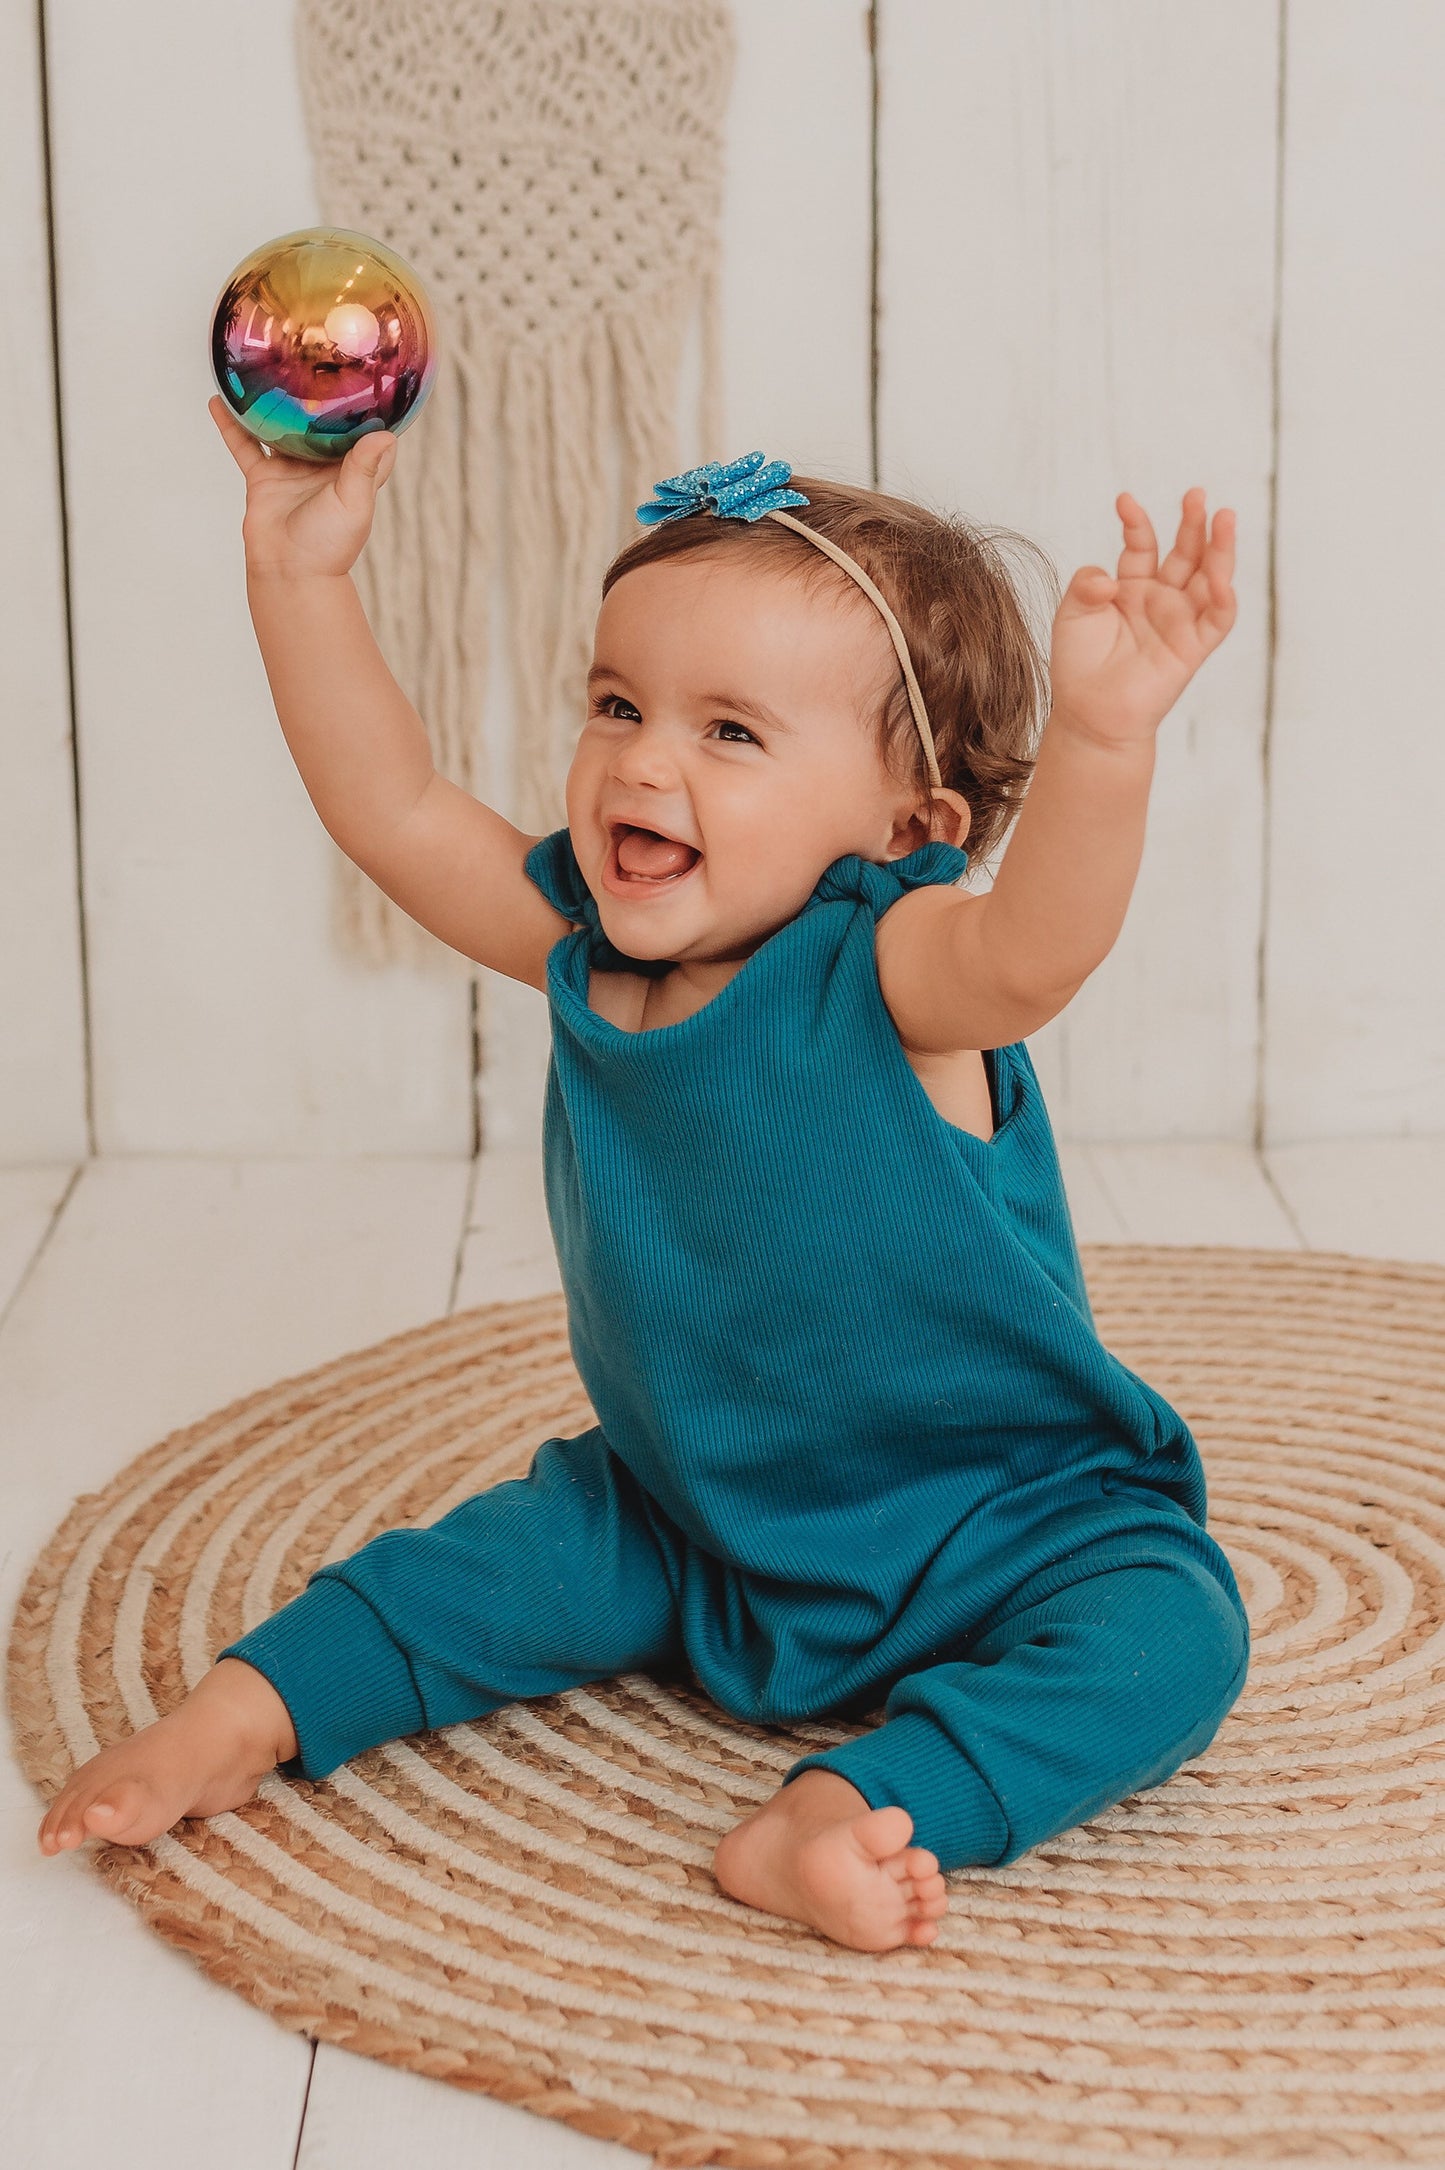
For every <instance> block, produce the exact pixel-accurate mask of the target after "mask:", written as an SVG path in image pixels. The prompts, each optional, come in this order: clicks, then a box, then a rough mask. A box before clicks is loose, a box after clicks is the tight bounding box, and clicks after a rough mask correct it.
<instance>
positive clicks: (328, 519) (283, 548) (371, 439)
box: [210, 392, 396, 579]
mask: <svg viewBox="0 0 1445 2170" xmlns="http://www.w3.org/2000/svg"><path fill="white" fill-rule="evenodd" d="M210 409H211V413H212V415H213V416H214V418H215V423H216V427H217V429H218V430H219V431H220V433H221V435H222V436H223V437H224V438H225V440H226V443H227V444H228V445H229V447H230V449H231V456H232V458H233V459H234V460H235V462H236V465H237V466H238V467H239V468H240V470H241V472H242V474H243V475H244V476H245V478H246V512H245V517H244V518H243V520H242V522H241V540H242V542H243V543H244V544H245V549H246V571H247V573H248V574H252V573H257V574H278V573H279V574H281V575H283V576H285V577H288V578H292V579H297V578H301V577H304V576H305V575H307V574H314V573H349V572H350V570H351V568H352V566H353V565H354V564H355V563H356V561H357V559H358V558H359V557H360V555H361V552H362V548H363V546H364V544H365V542H366V538H367V536H368V535H369V534H370V533H371V520H372V514H373V512H374V510H375V507H376V493H377V491H378V490H379V489H380V488H381V486H382V484H383V483H384V482H385V480H386V478H387V476H388V475H389V474H390V473H391V470H392V468H393V466H394V465H395V463H396V438H395V437H394V436H393V435H392V433H391V431H390V430H374V431H373V432H372V433H371V435H370V436H367V437H362V438H359V439H358V440H357V442H356V443H355V444H354V445H353V446H352V447H351V450H350V451H349V452H348V453H347V454H346V457H345V458H344V459H343V460H339V461H337V462H336V463H335V464H334V465H328V466H325V467H321V466H317V465H315V464H314V463H313V462H312V461H310V460H292V459H287V458H286V456H285V454H284V453H280V452H272V453H270V454H269V455H268V454H267V453H266V452H264V451H263V450H262V448H261V446H260V444H259V443H258V442H257V440H256V439H255V438H254V437H253V436H252V435H251V433H250V431H249V430H247V429H243V428H242V427H241V424H240V423H239V422H238V421H237V420H236V417H235V416H234V415H233V414H232V412H231V410H230V408H229V407H228V406H227V405H226V402H225V401H224V399H222V397H221V395H220V393H219V392H217V393H216V395H215V397H214V398H213V399H212V400H211V402H210Z"/></svg>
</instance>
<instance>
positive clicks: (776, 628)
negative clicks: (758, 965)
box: [567, 552, 927, 961]
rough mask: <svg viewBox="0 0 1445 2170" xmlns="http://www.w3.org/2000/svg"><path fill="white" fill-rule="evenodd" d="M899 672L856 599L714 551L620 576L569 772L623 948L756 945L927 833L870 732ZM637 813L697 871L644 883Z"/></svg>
mask: <svg viewBox="0 0 1445 2170" xmlns="http://www.w3.org/2000/svg"><path fill="white" fill-rule="evenodd" d="M897 675H898V664H897V659H896V657H895V656H894V652H893V646H892V643H891V641H890V640H889V638H888V632H887V629H886V627H885V626H884V624H883V621H882V619H881V618H880V617H879V616H878V613H877V612H876V611H875V610H874V608H873V606H872V604H871V603H870V602H869V601H868V600H867V598H866V597H865V596H863V595H861V594H860V595H859V596H858V597H857V599H856V602H855V601H854V599H853V598H851V597H848V596H844V595H841V594H839V595H838V596H837V597H836V598H835V596H834V593H833V591H832V589H831V587H829V588H819V589H816V590H814V589H810V588H808V587H805V586H804V585H803V584H802V582H801V581H797V580H789V579H787V578H785V577H780V576H779V573H778V571H777V569H776V567H774V568H773V569H771V570H765V569H762V568H760V567H757V566H749V565H747V564H745V563H743V562H741V561H739V560H738V559H736V558H734V557H732V556H731V555H723V554H721V553H719V554H716V555H714V554H713V553H711V552H704V553H699V554H698V555H696V556H689V557H682V558H673V559H664V560H662V561H660V562H657V563H654V564H651V565H642V566H639V567H637V568H636V570H635V571H633V572H630V573H625V574H624V575H623V576H622V578H621V579H620V580H619V581H618V582H617V583H616V585H615V586H614V587H613V588H612V589H611V591H610V593H609V594H608V595H607V596H606V597H605V598H604V600H603V604H602V609H601V611H600V613H599V615H598V619H597V633H596V641H595V645H594V654H593V669H592V672H591V676H590V679H589V686H588V712H587V721H586V724H585V725H584V727H583V730H582V734H581V737H580V739H579V741H578V744H577V748H576V752H575V754H574V756H573V760H572V766H571V770H570V772H569V774H568V778H567V822H568V827H569V829H570V831H571V837H572V846H573V849H574V851H575V852H576V855H577V861H578V864H579V866H580V867H581V869H582V873H583V875H584V877H585V878H586V882H587V886H588V888H589V889H590V890H591V891H592V894H593V896H594V897H595V898H596V900H597V907H598V912H599V915H600V917H601V920H602V924H603V927H604V928H605V930H606V932H607V935H608V937H609V939H610V940H611V941H612V942H613V943H614V944H615V945H616V947H617V948H618V949H620V950H622V951H623V952H624V953H625V954H626V955H628V956H631V957H649V958H650V957H666V958H670V959H677V960H679V961H681V960H683V959H696V960H702V959H724V958H732V957H746V956H749V955H750V954H751V953H752V951H753V950H754V949H756V948H757V946H758V944H759V943H760V942H763V941H765V940H766V939H767V937H768V936H769V935H770V934H772V933H774V932H775V931H776V930H777V929H778V928H779V927H781V926H782V925H783V924H784V923H785V922H786V921H787V920H789V919H791V918H793V917H794V916H795V915H796V914H797V913H798V912H799V911H800V910H801V909H802V907H803V905H804V904H805V903H806V902H807V900H808V898H809V897H810V896H811V895H812V892H813V890H814V889H815V887H816V886H817V882H818V878H819V876H820V875H821V874H822V872H823V870H824V868H825V867H828V866H830V865H831V864H832V862H833V861H834V860H835V859H839V858H841V857H843V856H844V854H845V853H849V852H857V853H858V854H859V855H860V856H861V857H863V858H866V859H874V860H880V861H881V860H885V859H889V858H896V857H898V856H899V855H900V854H901V853H902V852H906V851H911V850H913V849H915V848H916V847H917V845H919V844H921V843H924V842H925V841H926V840H927V828H926V824H925V823H924V821H923V819H922V818H921V816H920V818H919V819H918V820H917V821H916V822H910V816H911V815H912V814H913V812H914V807H915V802H914V799H913V795H912V794H911V793H910V792H909V791H908V790H907V788H906V787H904V786H903V785H900V784H899V783H898V782H897V781H896V780H895V779H894V778H892V777H890V776H889V774H888V772H887V770H886V769H885V768H884V766H883V761H882V757H881V755H880V754H879V752H878V750H877V744H876V738H875V727H874V722H873V719H874V717H876V716H877V715H878V713H879V712H880V710H881V707H882V704H883V701H884V700H885V699H886V697H887V694H888V691H889V689H890V687H891V686H892V685H893V683H894V682H895V680H896V678H897ZM629 824H630V825H632V826H634V827H639V828H647V829H652V830H655V831H656V832H657V833H658V834H659V835H661V836H664V837H670V838H674V839H676V840H677V842H678V843H680V844H683V845H686V846H690V847H691V851H690V852H687V853H684V854H682V855H681V857H682V858H683V860H684V864H683V865H682V866H681V867H680V868H679V869H678V871H675V872H670V873H665V874H662V875H661V876H660V877H658V876H656V875H655V876H654V878H651V879H648V878H647V877H646V876H645V875H644V874H641V873H635V874H632V875H629V874H628V873H627V872H625V871H624V870H623V868H622V867H621V866H620V865H619V861H618V854H617V844H618V837H619V835H625V833H626V827H627V825H629ZM694 853H695V854H696V856H693V854H694ZM629 856H632V853H629ZM652 857H653V863H654V865H661V864H663V863H664V862H665V861H666V860H667V858H668V857H669V855H667V854H665V853H662V852H660V851H658V850H654V853H653V855H652ZM670 857H671V859H672V860H674V861H675V860H676V859H677V858H678V857H679V855H678V854H677V853H673V854H671V855H670Z"/></svg>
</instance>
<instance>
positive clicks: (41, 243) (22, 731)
mask: <svg viewBox="0 0 1445 2170" xmlns="http://www.w3.org/2000/svg"><path fill="white" fill-rule="evenodd" d="M49 254H50V249H49V232H48V219H47V212H46V203H45V150H44V139H43V132H42V126H41V100H40V43H39V36H38V20H37V17H36V13H35V10H34V9H33V8H29V7H7V8H3V9H0V293H3V295H4V297H5V306H4V308H3V309H0V382H3V383H4V386H5V480H4V485H3V489H0V657H3V658H4V664H3V669H4V677H3V680H0V1160H5V1159H8V1160H33V1161H45V1160H47V1159H59V1158H60V1157H62V1156H64V1155H68V1154H83V1153H85V1152H86V1151H87V1150H88V1138H87V1127H86V1108H85V1024H84V1003H83V997H82V992H81V968H80V918H79V909H78V903H77V884H76V867H75V811H74V796H73V793H74V786H73V770H72V763H71V751H70V692H69V682H68V675H67V670H66V660H65V582H64V572H63V564H62V543H61V518H60V470H59V465H58V461H57V456H56V442H55V397H54V388H53V373H54V348H53V345H52V342H51V336H50V263H49Z"/></svg>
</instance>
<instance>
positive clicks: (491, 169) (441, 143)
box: [296, 0, 733, 970]
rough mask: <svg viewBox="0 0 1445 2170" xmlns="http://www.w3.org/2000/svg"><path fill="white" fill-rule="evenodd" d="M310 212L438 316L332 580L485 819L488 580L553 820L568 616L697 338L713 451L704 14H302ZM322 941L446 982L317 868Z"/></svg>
mask: <svg viewBox="0 0 1445 2170" xmlns="http://www.w3.org/2000/svg"><path fill="white" fill-rule="evenodd" d="M296 50H297V62H298V72H299V80H300V88H301V95H302V104H303V108H304V112H305V117H306V125H307V133H308V136H309V139H310V144H311V150H312V158H313V163H314V168H315V176H316V188H317V194H318V197H319V200H320V203H321V206H322V210H323V215H324V216H325V217H326V218H327V219H329V220H332V221H334V222H335V223H336V224H337V225H340V226H345V227H350V228H353V229H356V230H359V231H361V232H363V233H368V234H373V235H375V236H376V238H377V239H378V240H380V241H385V242H387V243H389V244H390V245H391V246H392V247H393V248H395V249H397V250H399V251H400V253H401V254H402V255H403V256H404V257H405V258H406V259H407V261H408V262H410V263H411V264H413V265H414V266H415V268H416V270H417V271H418V273H419V274H420V276H421V279H422V283H423V284H424V285H425V287H426V289H427V292H428V294H429V296H430V298H431V301H432V304H433V307H434V308H435V310H436V313H437V323H438V332H439V341H438V347H439V351H438V360H437V374H436V378H435V381H434V383H433V387H432V392H431V397H430V400H429V403H428V407H427V411H426V413H425V414H424V415H423V416H422V418H421V420H420V421H419V423H418V425H417V428H416V429H415V431H414V432H412V433H411V434H409V435H408V436H407V438H406V439H405V440H404V442H403V443H402V445H401V447H400V457H399V458H398V460H397V463H396V467H395V469H394V471H393V473H392V475H391V478H390V480H389V481H388V483H387V485H386V488H385V489H384V490H383V491H382V492H381V494H380V496H379V498H378V500H377V508H376V518H375V524H374V526H373V529H372V533H371V537H370V540H369V541H368V543H367V547H366V549H365V551H364V552H363V553H362V556H361V558H360V559H359V560H358V563H357V567H356V575H355V577H356V585H357V589H358V592H359V594H360V596H361V599H362V602H363V604H364V605H365V607H366V613H367V617H368V619H369V621H370V623H371V627H372V630H373V631H374V633H375V634H376V638H377V643H378V645H379V647H380V648H381V650H382V652H383V654H384V655H385V657H386V659H387V661H388V663H389V664H390V666H391V668H392V670H393V672H394V673H395V675H396V677H397V679H398V681H399V683H400V684H401V686H402V688H403V690H404V691H405V692H406V694H407V695H408V696H409V698H410V699H411V701H412V702H413V704H414V705H415V706H416V708H417V709H418V711H419V713H420V714H421V716H422V718H423V720H424V721H425V723H426V725H427V729H428V733H429V735H430V737H431V740H432V752H433V758H434V759H435V761H436V765H437V767H438V768H439V769H441V771H442V772H443V774H445V775H447V776H449V777H451V779H452V781H453V782H454V783H458V784H460V785H462V786H463V788H464V789H466V790H469V791H473V792H476V793H478V794H479V795H480V796H482V797H484V798H485V797H488V796H491V797H493V798H495V792H494V791H493V790H492V789H491V786H490V778H489V775H488V763H487V756H486V740H485V737H484V732H483V711H484V705H485V696H486V683H487V646H488V642H487V634H488V623H489V613H490V609H491V579H492V573H493V569H494V567H495V565H496V564H497V561H498V557H499V553H500V555H501V557H502V559H503V560H504V562H505V566H506V597H507V601H506V609H507V616H508V619H509V623H510V630H511V657H512V679H513V697H514V704H515V740H514V744H515V754H516V779H515V790H514V793H513V797H514V800H515V805H514V806H513V807H510V808H509V812H510V813H511V814H512V818H513V819H515V820H516V821H517V822H518V823H519V825H520V826H521V827H522V828H524V829H526V830H528V831H529V833H531V832H538V833H546V832H548V831H550V830H552V829H554V828H556V827H557V826H558V825H559V824H560V823H561V822H563V821H565V819H566V811H565V806H564V803H563V797H562V788H563V781H564V778H565V775H566V770H567V763H568V760H569V758H570V754H571V744H570V740H569V737H568V731H567V726H566V724H565V723H564V721H563V718H564V717H567V716H570V717H571V718H572V719H573V725H572V730H571V736H575V731H576V728H577V726H579V725H580V722H581V718H582V715H583V712H584V710H583V691H584V682H585V678H586V672H587V666H588V663H589V661H590V652H589V644H590V640H591V631H592V620H593V618H594V616H595V614H596V602H597V596H598V592H599V588H600V583H601V577H602V574H603V571H604V570H605V568H606V566H607V563H608V561H609V559H610V558H611V557H612V555H613V554H614V552H615V551H616V550H617V549H619V548H620V547H621V545H622V543H623V542H624V541H625V540H626V539H627V538H628V536H629V534H630V533H632V532H633V531H634V527H635V522H634V517H633V513H634V507H635V506H636V505H637V504H639V503H640V502H641V500H642V499H643V498H645V497H646V496H647V495H648V492H649V491H650V489H651V487H652V481H653V478H654V477H655V476H657V475H665V474H671V473H672V472H673V470H674V468H675V467H676V466H677V464H678V460H677V400H678V384H679V376H680V370H681V363H682V356H683V349H684V345H685V341H686V338H687V336H688V333H689V331H690V329H691V327H692V325H693V324H694V322H697V323H699V324H700V327H701V341H702V381H701V392H700V412H699V431H698V435H699V441H700V442H701V444H702V447H703V450H702V453H701V457H702V458H703V459H705V460H706V459H713V458H715V457H717V455H718V453H719V451H720V449H721V446H720V440H721V427H722V425H721V413H720V401H721V390H720V324H719V273H718V265H719V238H718V228H719V216H720V209H721V201H722V170H723V124H724V116H725V112H726V107H727V101H728V93H729V89H730V86H731V80H732V69H733V33H732V17H731V10H730V9H729V8H728V7H727V6H726V5H725V4H723V0H490V4H489V5H486V6H476V5H473V4H472V0H298V5H297V9H296ZM333 865H334V867H335V879H336V889H335V892H334V895H335V902H336V929H337V933H338V937H339V939H340V940H341V941H342V942H343V943H344V945H345V946H346V947H347V948H348V949H350V950H352V951H353V952H356V953H359V954H361V955H363V956H366V957H368V958H370V959H371V960H372V961H374V962H378V963H380V962H384V961H386V960H387V959H390V958H394V957H403V956H405V957H408V958H410V959H411V960H413V961H425V962H427V963H428V964H433V965H437V966H439V967H441V968H442V969H445V970H456V969H461V968H463V967H465V968H466V969H468V970H470V969H471V968H470V967H467V966H465V960H461V959H458V958H457V956H456V953H455V952H449V951H446V950H445V949H444V948H443V947H442V945H440V944H438V943H436V942H435V941H433V940H432V938H431V937H430V936H429V935H426V934H425V933H424V932H423V930H421V929H420V928H419V927H418V926H417V925H416V923H415V922H414V921H412V920H410V919H408V918H407V916H406V914H405V913H403V912H401V911H400V910H398V908H397V907H396V906H395V905H394V904H392V903H391V901H390V900H389V899H388V898H387V897H386V896H384V895H383V894H382V892H381V891H380V890H379V889H377V888H376V887H375V885H374V884H373V883H371V882H370V881H368V880H367V878H366V876H365V875H363V874H362V873H361V871H360V870H359V869H358V868H357V867H355V866H353V865H352V864H351V863H350V861H349V860H346V859H344V858H342V857H341V855H340V854H337V855H336V858H335V859H334V861H333Z"/></svg>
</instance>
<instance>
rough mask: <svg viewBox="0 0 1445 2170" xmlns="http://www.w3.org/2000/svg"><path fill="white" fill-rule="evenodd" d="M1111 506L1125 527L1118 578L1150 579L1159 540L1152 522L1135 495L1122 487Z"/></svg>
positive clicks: (1156, 558)
mask: <svg viewBox="0 0 1445 2170" xmlns="http://www.w3.org/2000/svg"><path fill="white" fill-rule="evenodd" d="M1114 510H1115V511H1116V512H1117V513H1118V515H1119V520H1120V524H1121V525H1122V527H1123V530H1124V547H1123V549H1122V550H1121V551H1120V553H1119V578H1120V579H1121V580H1150V579H1152V578H1153V576H1154V572H1155V569H1156V567H1157V566H1158V563H1159V544H1158V540H1157V538H1156V537H1155V534H1154V523H1153V521H1152V520H1151V519H1150V518H1149V515H1148V513H1147V512H1146V511H1145V510H1144V507H1143V506H1142V505H1141V504H1140V502H1139V500H1138V498H1137V497H1131V496H1130V494H1129V492H1128V491H1127V490H1121V491H1120V492H1119V495H1118V496H1117V497H1116V498H1115V500H1114Z"/></svg>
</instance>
